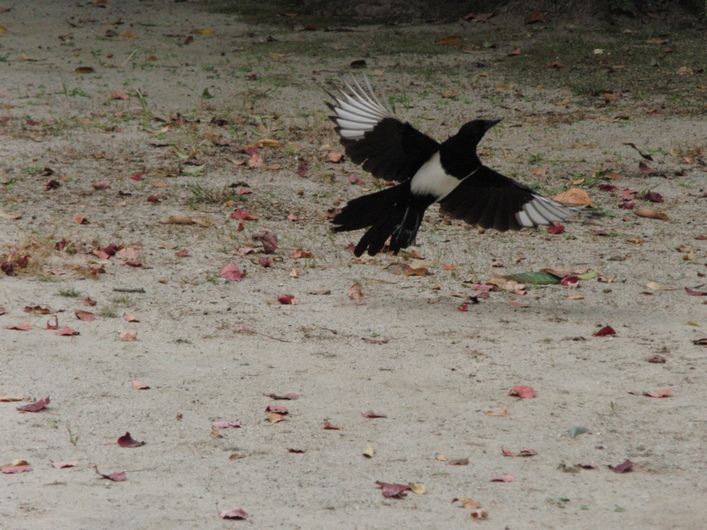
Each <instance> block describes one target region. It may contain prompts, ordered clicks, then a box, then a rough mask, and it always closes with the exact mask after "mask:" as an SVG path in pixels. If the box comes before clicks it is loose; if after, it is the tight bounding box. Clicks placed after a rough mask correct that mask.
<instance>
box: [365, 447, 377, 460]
mask: <svg viewBox="0 0 707 530" xmlns="http://www.w3.org/2000/svg"><path fill="white" fill-rule="evenodd" d="M375 454H376V450H375V449H373V446H372V445H371V444H366V448H365V449H364V450H363V456H365V457H367V458H373V455H375Z"/></svg>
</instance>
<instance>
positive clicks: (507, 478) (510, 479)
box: [491, 474, 516, 482]
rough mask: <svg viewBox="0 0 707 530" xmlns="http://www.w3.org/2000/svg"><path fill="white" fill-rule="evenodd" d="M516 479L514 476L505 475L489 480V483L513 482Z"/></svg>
mask: <svg viewBox="0 0 707 530" xmlns="http://www.w3.org/2000/svg"><path fill="white" fill-rule="evenodd" d="M515 481H516V478H515V476H514V475H511V474H506V475H500V476H498V477H493V478H492V479H491V482H515Z"/></svg>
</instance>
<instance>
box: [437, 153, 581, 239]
mask: <svg viewBox="0 0 707 530" xmlns="http://www.w3.org/2000/svg"><path fill="white" fill-rule="evenodd" d="M440 205H441V208H442V210H443V211H444V212H446V213H448V214H449V215H451V216H452V217H454V218H456V219H463V220H464V221H466V222H467V223H469V224H471V225H477V226H480V227H481V228H495V229H496V230H500V231H501V232H504V231H506V230H519V229H521V228H532V227H536V226H540V225H550V224H552V223H559V222H562V221H571V220H573V219H576V218H577V217H579V216H580V215H581V213H582V212H581V211H580V210H577V209H575V208H569V207H567V206H564V205H562V204H560V203H557V202H555V201H553V200H550V199H547V198H545V197H543V196H541V195H538V194H537V193H535V192H534V191H533V190H531V189H530V188H528V187H526V186H523V185H522V184H519V183H517V182H515V181H514V180H512V179H510V178H508V177H506V176H504V175H501V174H500V173H497V172H496V171H494V170H493V169H490V168H488V167H486V166H481V167H480V168H479V169H478V170H477V171H475V172H474V173H472V174H471V175H469V176H468V177H467V178H466V179H464V180H463V181H462V182H461V184H459V185H458V186H457V187H456V188H455V189H454V191H452V192H451V193H450V194H449V195H447V196H446V197H445V198H444V199H442V201H441V202H440Z"/></svg>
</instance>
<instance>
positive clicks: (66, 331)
mask: <svg viewBox="0 0 707 530" xmlns="http://www.w3.org/2000/svg"><path fill="white" fill-rule="evenodd" d="M54 333H55V334H56V335H59V336H60V337H73V336H74V335H81V332H79V331H76V330H75V329H71V328H70V327H69V326H64V327H63V328H61V329H60V330H59V331H55V332H54Z"/></svg>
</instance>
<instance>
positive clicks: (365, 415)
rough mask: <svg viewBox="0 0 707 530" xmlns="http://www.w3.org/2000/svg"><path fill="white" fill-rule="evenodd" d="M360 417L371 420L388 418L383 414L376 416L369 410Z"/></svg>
mask: <svg viewBox="0 0 707 530" xmlns="http://www.w3.org/2000/svg"><path fill="white" fill-rule="evenodd" d="M361 416H363V417H364V418H371V419H373V418H387V417H388V416H386V415H385V414H376V413H375V412H373V411H372V410H369V411H368V412H362V413H361Z"/></svg>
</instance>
